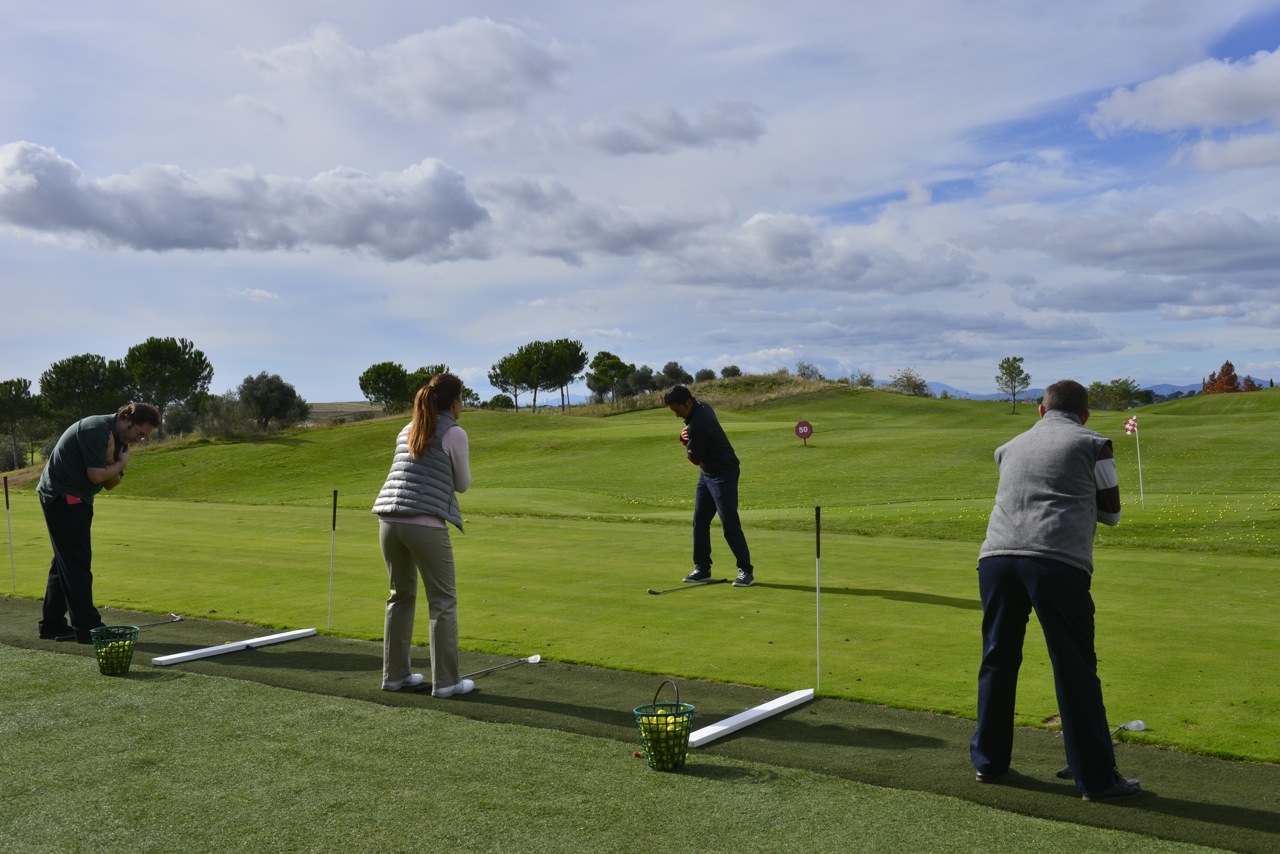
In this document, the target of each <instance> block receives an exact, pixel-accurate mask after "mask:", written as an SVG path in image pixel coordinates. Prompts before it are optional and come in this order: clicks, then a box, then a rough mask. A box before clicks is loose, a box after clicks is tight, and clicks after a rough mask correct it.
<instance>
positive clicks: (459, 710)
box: [0, 596, 1280, 851]
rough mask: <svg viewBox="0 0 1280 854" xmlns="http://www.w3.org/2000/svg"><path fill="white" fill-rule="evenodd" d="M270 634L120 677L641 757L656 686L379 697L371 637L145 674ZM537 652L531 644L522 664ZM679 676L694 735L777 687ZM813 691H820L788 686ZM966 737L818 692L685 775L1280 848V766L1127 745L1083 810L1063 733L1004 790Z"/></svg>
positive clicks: (536, 670)
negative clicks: (778, 771)
mask: <svg viewBox="0 0 1280 854" xmlns="http://www.w3.org/2000/svg"><path fill="white" fill-rule="evenodd" d="M39 615H40V603H39V602H37V601H33V600H25V599H18V598H13V597H9V596H0V643H4V644H7V645H9V646H14V647H23V648H31V649H41V650H45V651H56V652H60V653H65V654H67V655H79V656H82V657H84V658H85V667H86V668H89V669H90V670H91V671H92V672H93V673H94V674H95V676H96V673H97V664H96V662H95V661H94V659H93V648H92V646H88V645H79V644H74V643H54V642H52V641H47V640H40V639H38V638H37V636H36V622H37V621H38V619H39ZM103 619H104V620H105V621H106V622H107V623H108V624H110V625H136V624H138V623H146V622H153V621H155V620H157V619H163V615H159V616H157V615H151V614H142V613H139V612H132V611H118V610H114V609H104V611H103ZM277 631H281V629H279V628H271V629H264V628H262V627H259V626H249V625H245V624H241V623H233V622H225V621H214V620H197V619H184V620H183V621H182V622H180V623H173V624H166V625H160V626H155V627H151V628H146V629H143V630H142V632H141V636H140V638H139V641H138V645H137V648H136V651H135V653H134V659H133V664H132V667H131V669H130V672H129V674H128V676H126V677H124V678H129V679H155V678H167V677H166V676H165V674H166V673H169V672H174V671H189V672H199V673H207V674H212V675H218V676H224V677H230V678H234V679H246V680H252V681H255V682H259V683H263V684H268V685H274V686H278V687H282V688H289V689H292V690H296V691H306V692H311V693H316V694H327V695H333V696H339V697H348V698H352V699H357V700H364V701H368V702H374V703H381V704H384V705H393V706H400V705H403V706H412V705H424V706H429V707H430V708H433V709H437V710H439V711H444V712H448V713H450V714H455V715H459V716H462V717H466V718H471V719H474V720H479V721H493V722H501V723H511V724H520V725H525V726H532V727H544V728H548V729H555V730H561V731H564V732H573V733H581V734H583V735H591V736H596V737H602V738H609V739H614V740H616V741H618V742H619V744H618V751H619V756H620V757H631V756H632V753H633V752H634V751H635V750H637V749H638V748H639V735H638V733H637V731H636V725H635V719H634V715H633V714H632V709H633V708H634V707H635V706H639V705H642V704H645V703H649V702H652V701H653V699H654V695H655V692H657V690H658V688H659V686H661V685H662V683H663V679H664V677H663V676H659V675H653V674H645V673H633V672H624V671H616V670H605V669H603V668H598V667H591V666H586V665H577V664H566V663H563V662H555V661H547V660H545V659H544V660H543V661H542V662H540V663H539V664H520V665H516V666H513V667H508V668H504V669H502V670H497V671H494V672H492V673H488V674H485V675H482V676H480V677H478V678H477V680H476V691H475V692H473V693H471V694H468V695H465V696H462V697H457V698H452V699H448V700H436V699H434V698H432V697H431V696H430V694H429V693H414V692H411V691H404V692H399V693H389V692H386V691H382V690H381V669H382V645H381V644H380V643H378V642H371V641H358V640H351V639H346V638H336V637H329V636H326V635H323V634H318V635H316V636H314V637H308V638H303V639H301V640H297V641H291V642H288V643H283V644H279V645H274V646H266V647H262V648H259V649H253V650H248V651H244V652H233V653H229V654H226V655H220V656H215V657H212V658H207V659H200V660H196V661H191V662H187V663H183V664H178V665H173V666H170V667H154V666H152V665H151V664H150V662H151V659H152V658H154V657H156V656H160V655H170V654H173V653H178V652H185V651H188V650H192V649H199V648H203V647H210V646H217V645H221V644H223V643H225V642H227V641H241V640H247V639H250V638H254V637H262V636H264V635H269V634H274V633H275V632H277ZM536 652H538V650H527V653H528V654H529V655H532V654H534V653H536ZM427 656H428V651H427V650H426V649H425V648H418V649H415V651H414V657H415V662H416V665H417V666H416V668H415V669H419V670H426V669H428V668H427ZM511 660H512V659H509V658H507V659H504V658H499V657H496V656H490V655H480V654H475V653H467V652H464V653H463V656H462V665H463V670H464V671H475V670H480V669H483V668H485V667H489V666H492V665H494V664H500V663H504V662H506V661H511ZM100 678H109V677H100ZM674 681H675V682H676V683H677V685H678V686H679V689H680V699H681V701H682V702H687V703H692V704H693V705H694V706H695V707H696V710H697V711H696V717H695V720H694V728H695V729H697V728H700V727H702V726H706V725H708V724H712V723H715V722H717V721H719V720H722V719H724V718H726V717H729V716H730V715H733V714H737V713H738V712H741V711H743V710H745V709H748V708H752V707H754V706H757V705H760V704H761V703H764V702H767V701H768V700H771V699H774V698H776V697H777V696H779V695H780V694H781V693H784V692H779V691H770V690H764V689H759V688H750V687H744V686H740V685H726V684H720V683H713V682H704V681H696V680H684V679H676V680H674ZM808 687H813V686H812V685H795V686H793V688H794V689H799V688H808ZM662 691H663V695H662V698H661V699H663V700H670V699H673V694H672V692H671V688H670V686H665V687H663V689H662ZM972 731H973V723H972V721H968V720H962V719H959V718H952V717H947V716H943V715H933V714H928V713H924V712H909V711H903V710H898V709H890V708H885V707H881V706H870V705H864V704H859V703H851V702H845V701H840V700H831V699H822V698H819V699H818V700H815V701H814V702H812V703H808V704H806V705H803V706H800V707H798V708H796V709H793V710H791V711H789V712H786V713H783V714H781V715H778V716H776V717H773V718H769V719H767V720H765V721H763V722H761V723H758V724H755V725H754V726H751V727H749V728H747V729H745V730H742V731H740V732H738V733H735V734H732V735H729V736H727V737H724V738H721V739H719V740H717V741H715V742H712V743H711V744H709V745H707V746H705V747H702V748H698V749H695V750H692V751H691V752H690V757H689V760H688V764H687V765H686V768H685V770H684V771H683V772H682V773H694V774H696V773H697V767H698V756H699V755H700V754H717V755H722V756H728V757H733V758H735V759H742V760H746V761H751V762H759V763H764V764H769V765H775V766H783V767H793V768H801V769H806V770H810V771H815V772H819V773H823V774H830V775H833V776H838V777H843V778H846V779H850V780H856V781H859V782H864V783H870V784H872V785H877V786H887V787H891V788H896V789H905V790H914V791H922V792H932V793H935V794H941V795H949V796H952V797H956V798H961V799H964V800H967V801H971V802H974V803H978V804H983V805H985V806H989V807H995V808H998V809H1005V810H1009V811H1012V812H1017V813H1023V814H1026V815H1033V816H1038V817H1041V818H1047V819H1054V820H1057V821H1066V822H1074V823H1077V824H1084V825H1091V826H1095V827H1103V828H1109V829H1115V830H1126V831H1130V832H1134V833H1141V834H1146V835H1149V836H1153V837H1158V838H1161V839H1169V840H1176V841H1181V842H1189V843H1194V844H1199V845H1205V846H1210V847H1215V848H1227V849H1233V850H1239V851H1276V850H1280V766H1275V765H1257V764H1249V763H1242V762H1232V761H1228V760H1222V759H1214V758H1211V757H1205V756H1197V755H1193V754H1187V753H1181V752H1177V751H1173V750H1166V749H1160V748H1153V747H1149V746H1140V745H1134V744H1124V743H1121V744H1119V745H1118V746H1117V748H1116V753H1117V758H1118V760H1119V765H1120V769H1121V771H1122V772H1123V773H1125V774H1126V775H1127V776H1131V777H1138V778H1139V779H1141V780H1142V783H1143V789H1144V791H1143V793H1142V794H1141V795H1139V796H1138V797H1136V798H1132V799H1129V800H1126V801H1122V802H1119V803H1114V804H1089V803H1085V802H1083V801H1081V800H1080V798H1079V797H1078V795H1077V793H1076V791H1075V787H1074V785H1073V784H1071V783H1070V782H1068V781H1064V780H1059V779H1057V778H1056V777H1055V776H1054V772H1055V771H1056V770H1057V769H1058V768H1059V767H1061V766H1062V764H1063V763H1064V761H1065V760H1064V758H1063V753H1062V745H1061V739H1060V737H1059V736H1058V735H1057V734H1056V733H1053V732H1047V731H1041V730H1031V729H1020V730H1019V731H1018V733H1017V736H1016V740H1015V748H1014V762H1015V772H1013V773H1011V774H1010V775H1009V778H1008V782H1006V783H1002V784H1000V785H983V784H980V783H977V782H975V781H974V779H973V771H972V768H971V767H970V765H969V753H968V742H969V736H970V735H971V734H972ZM632 761H640V760H632Z"/></svg>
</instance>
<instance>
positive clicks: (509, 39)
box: [245, 18, 567, 122]
mask: <svg viewBox="0 0 1280 854" xmlns="http://www.w3.org/2000/svg"><path fill="white" fill-rule="evenodd" d="M563 54H564V51H563V50H562V49H561V48H559V47H557V46H556V45H554V44H538V43H537V42H535V41H534V40H533V39H531V38H529V37H528V36H527V35H525V34H524V33H523V32H521V31H520V30H519V29H517V28H515V27H513V26H510V25H507V24H499V23H495V22H494V21H491V20H487V19H480V18H465V19H463V20H460V21H458V22H457V23H455V24H451V25H448V26H443V27H438V28H436V29H432V30H424V31H422V32H417V33H413V34H412V35H408V36H405V37H404V38H401V39H399V40H397V41H395V42H393V43H391V44H387V45H384V46H382V47H378V48H374V49H372V50H362V49H360V48H358V47H355V46H354V45H352V44H351V43H350V42H348V41H347V40H346V38H345V36H344V35H343V34H342V32H341V31H339V30H338V28H337V27H334V26H332V25H322V26H318V27H316V28H315V29H314V30H312V32H311V34H310V35H309V36H307V37H306V38H303V39H300V40H298V41H294V42H290V43H289V44H286V45H282V46H280V47H277V48H275V49H274V50H271V51H268V52H266V53H260V54H255V53H246V54H245V55H246V57H247V58H248V59H249V60H250V61H251V62H252V63H253V65H254V66H256V67H257V68H259V69H261V70H262V71H264V72H266V73H269V74H274V75H278V76H281V77H286V78H290V79H295V80H298V81H300V82H302V83H305V84H308V85H313V86H323V87H330V86H331V87H335V88H337V89H338V90H340V91H344V92H346V93H347V94H349V95H351V96H353V97H355V98H358V99H360V100H362V101H367V102H368V103H371V104H374V105H376V106H377V107H379V108H381V109H383V110H385V111H386V112H388V113H390V114H392V115H395V116H398V117H400V118H405V119H412V120H414V121H420V122H425V121H430V120H432V119H433V118H436V117H437V116H439V115H442V114H443V115H450V114H458V113H471V112H478V111H484V110H493V109H513V108H514V109H518V108H523V107H525V106H527V105H528V103H529V102H530V100H531V99H532V98H533V97H534V96H535V95H537V94H539V93H542V92H547V91H550V90H553V89H555V88H556V87H557V85H558V84H557V80H558V78H559V77H560V76H561V75H562V74H563V73H564V71H565V70H566V68H567V60H566V59H565V57H564V55H563Z"/></svg>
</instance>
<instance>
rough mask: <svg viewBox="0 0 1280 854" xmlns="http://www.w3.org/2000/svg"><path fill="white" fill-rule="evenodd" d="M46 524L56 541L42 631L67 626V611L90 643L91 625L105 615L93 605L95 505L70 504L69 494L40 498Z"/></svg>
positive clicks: (61, 629)
mask: <svg viewBox="0 0 1280 854" xmlns="http://www.w3.org/2000/svg"><path fill="white" fill-rule="evenodd" d="M40 509H41V510H43V511H44V524H45V527H46V528H48V529H49V542H50V543H52V544H53V560H52V561H51V562H50V564H49V581H48V583H47V584H46V585H45V589H44V610H43V613H42V616H41V619H40V634H41V635H45V636H53V635H57V634H62V633H65V632H66V630H67V628H66V627H67V615H68V614H70V615H71V626H72V628H74V629H75V631H76V640H78V641H80V642H81V643H89V642H90V641H91V640H92V638H91V637H90V635H89V632H90V630H91V629H96V628H97V627H98V626H101V625H102V616H101V615H100V614H99V613H98V609H97V608H95V607H94V606H93V571H92V569H91V566H92V563H93V546H92V544H91V542H90V530H91V529H92V527H93V505H92V504H89V503H87V502H83V501H82V502H79V503H77V504H68V503H67V496H65V495H59V496H58V497H57V498H54V499H48V498H45V497H43V496H41V498H40Z"/></svg>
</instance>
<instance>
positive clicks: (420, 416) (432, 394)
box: [409, 374, 462, 459]
mask: <svg viewBox="0 0 1280 854" xmlns="http://www.w3.org/2000/svg"><path fill="white" fill-rule="evenodd" d="M461 397H462V380H460V379H458V378H457V377H455V376H454V375H453V374H436V375H435V376H434V377H432V378H431V382H429V383H427V384H426V385H424V386H423V387H422V388H420V389H418V393H417V394H416V395H414V398H413V421H412V422H411V423H410V425H409V453H410V454H412V455H413V457H414V459H419V458H421V457H422V455H423V454H424V453H426V451H427V448H428V447H429V446H430V445H431V441H432V440H433V439H434V438H435V435H436V421H437V416H438V415H439V413H440V412H441V411H442V410H447V409H449V408H450V407H451V406H453V402H454V401H455V400H459V399H461Z"/></svg>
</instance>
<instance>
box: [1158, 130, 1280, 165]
mask: <svg viewBox="0 0 1280 854" xmlns="http://www.w3.org/2000/svg"><path fill="white" fill-rule="evenodd" d="M1179 157H1186V158H1188V159H1189V160H1190V161H1191V162H1192V163H1193V164H1195V165H1196V166H1197V167H1199V168H1200V169H1203V170H1205V171H1207V172H1222V171H1227V170H1230V169H1261V168H1265V167H1268V166H1275V165H1276V164H1277V163H1280V133H1275V132H1272V133H1255V134H1240V135H1232V136H1231V137H1229V138H1228V139H1224V140H1216V139H1202V140H1200V141H1198V142H1196V143H1195V144H1193V145H1190V146H1187V147H1186V148H1184V149H1183V150H1182V151H1181V152H1179Z"/></svg>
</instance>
